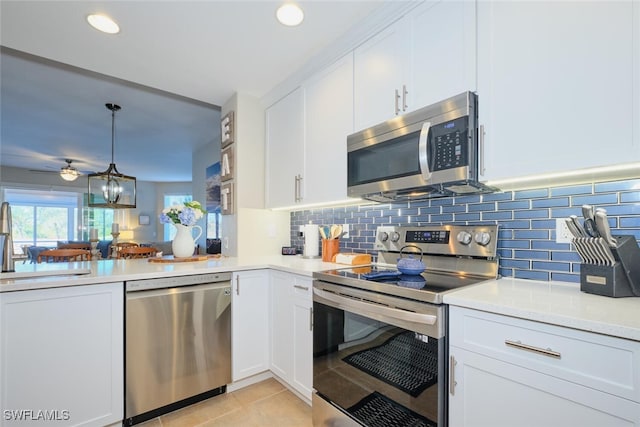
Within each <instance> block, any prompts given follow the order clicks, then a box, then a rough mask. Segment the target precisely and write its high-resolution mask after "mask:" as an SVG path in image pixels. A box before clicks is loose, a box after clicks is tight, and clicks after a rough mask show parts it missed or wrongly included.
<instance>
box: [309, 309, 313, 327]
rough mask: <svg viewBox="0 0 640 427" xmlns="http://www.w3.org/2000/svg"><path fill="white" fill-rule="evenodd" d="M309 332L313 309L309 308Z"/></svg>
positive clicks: (311, 325) (311, 324)
mask: <svg viewBox="0 0 640 427" xmlns="http://www.w3.org/2000/svg"><path fill="white" fill-rule="evenodd" d="M309 330H310V331H313V307H309Z"/></svg>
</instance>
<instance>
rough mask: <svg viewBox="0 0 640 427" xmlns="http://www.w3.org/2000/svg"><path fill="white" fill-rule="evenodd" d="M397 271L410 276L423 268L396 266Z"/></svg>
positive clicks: (418, 272) (415, 274)
mask: <svg viewBox="0 0 640 427" xmlns="http://www.w3.org/2000/svg"><path fill="white" fill-rule="evenodd" d="M398 271H399V272H400V273H402V274H408V275H410V276H417V275H418V274H420V273H422V272H423V271H424V268H407V267H398Z"/></svg>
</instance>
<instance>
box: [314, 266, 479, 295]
mask: <svg viewBox="0 0 640 427" xmlns="http://www.w3.org/2000/svg"><path fill="white" fill-rule="evenodd" d="M376 276H379V277H376ZM313 277H314V279H317V280H322V281H324V282H328V283H333V284H339V285H344V286H350V287H354V288H359V289H365V290H370V291H375V292H381V293H384V294H387V295H393V296H400V297H404V298H409V299H414V300H418V301H425V302H431V303H435V304H440V303H442V296H443V294H444V293H446V292H448V291H452V290H455V289H459V288H461V287H464V286H469V285H472V284H474V283H479V282H481V281H484V280H487V279H486V278H479V277H472V276H468V275H465V274H461V273H459V274H455V273H439V272H433V271H428V270H427V271H425V272H423V273H422V274H420V275H407V274H401V273H400V272H399V271H398V270H396V269H394V268H392V267H382V266H376V265H370V266H362V267H352V268H347V269H339V270H328V271H322V272H317V273H313Z"/></svg>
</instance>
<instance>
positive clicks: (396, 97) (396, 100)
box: [395, 89, 400, 116]
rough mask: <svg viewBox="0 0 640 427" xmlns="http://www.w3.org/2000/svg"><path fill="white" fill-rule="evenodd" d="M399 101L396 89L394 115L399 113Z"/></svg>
mask: <svg viewBox="0 0 640 427" xmlns="http://www.w3.org/2000/svg"><path fill="white" fill-rule="evenodd" d="M399 101H400V94H399V93H398V89H396V96H395V111H396V116H397V115H398V114H399V113H400V105H399Z"/></svg>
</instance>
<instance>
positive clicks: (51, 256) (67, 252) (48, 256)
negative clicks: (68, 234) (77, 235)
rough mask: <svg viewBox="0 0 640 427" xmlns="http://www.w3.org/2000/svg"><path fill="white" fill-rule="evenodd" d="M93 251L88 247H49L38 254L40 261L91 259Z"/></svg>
mask: <svg viewBox="0 0 640 427" xmlns="http://www.w3.org/2000/svg"><path fill="white" fill-rule="evenodd" d="M90 260H91V251H88V250H86V249H49V250H46V251H42V252H40V253H39V254H38V263H41V262H43V261H44V262H72V261H90Z"/></svg>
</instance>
